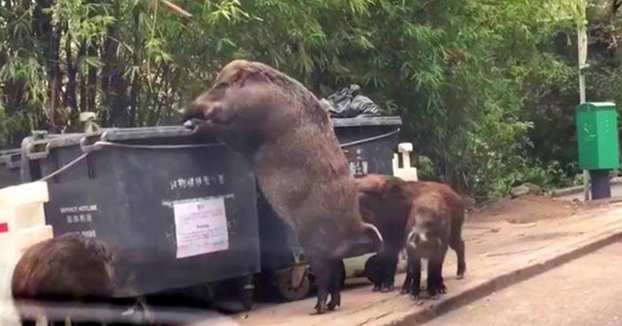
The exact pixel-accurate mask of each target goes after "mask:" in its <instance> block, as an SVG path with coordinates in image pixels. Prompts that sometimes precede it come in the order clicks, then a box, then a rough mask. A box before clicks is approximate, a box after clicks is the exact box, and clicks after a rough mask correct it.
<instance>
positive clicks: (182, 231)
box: [173, 197, 229, 258]
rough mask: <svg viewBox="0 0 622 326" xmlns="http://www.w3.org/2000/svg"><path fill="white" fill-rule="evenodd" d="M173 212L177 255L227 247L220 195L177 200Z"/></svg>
mask: <svg viewBox="0 0 622 326" xmlns="http://www.w3.org/2000/svg"><path fill="white" fill-rule="evenodd" d="M173 211H174V213H175V236H176V238H177V258H185V257H191V256H197V255H202V254H207V253H210V252H216V251H221V250H227V249H229V232H228V230H227V214H226V211H225V199H224V197H218V198H210V199H203V200H200V201H194V202H186V203H178V204H175V205H174V206H173Z"/></svg>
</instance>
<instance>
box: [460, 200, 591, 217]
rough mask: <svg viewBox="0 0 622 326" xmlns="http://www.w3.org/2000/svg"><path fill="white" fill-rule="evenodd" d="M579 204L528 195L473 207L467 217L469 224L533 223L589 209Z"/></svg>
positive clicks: (587, 206)
mask: <svg viewBox="0 0 622 326" xmlns="http://www.w3.org/2000/svg"><path fill="white" fill-rule="evenodd" d="M591 207H592V206H589V205H585V204H583V203H581V202H569V201H563V200H558V199H555V198H552V197H548V196H535V195H528V196H523V197H518V198H502V199H498V200H494V201H489V202H487V203H482V204H479V205H477V206H475V207H474V208H473V209H472V210H471V211H470V212H469V213H468V215H467V221H469V222H475V223H477V222H500V221H507V222H509V223H512V224H524V223H533V222H537V221H541V220H547V219H552V218H564V217H568V216H572V215H575V214H577V213H578V212H579V211H583V210H586V209H589V208H591Z"/></svg>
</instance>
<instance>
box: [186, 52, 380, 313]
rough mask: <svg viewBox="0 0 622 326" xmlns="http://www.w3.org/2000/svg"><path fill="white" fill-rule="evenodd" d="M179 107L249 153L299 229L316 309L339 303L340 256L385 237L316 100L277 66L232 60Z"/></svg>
mask: <svg viewBox="0 0 622 326" xmlns="http://www.w3.org/2000/svg"><path fill="white" fill-rule="evenodd" d="M181 114H182V119H183V120H184V121H185V122H186V123H185V125H186V126H188V127H195V128H196V132H197V133H199V134H213V135H214V136H215V137H216V138H217V139H219V140H220V141H221V142H223V143H225V144H227V145H228V146H229V147H231V148H232V149H233V150H235V151H237V152H240V153H242V154H243V155H244V156H245V157H246V159H247V160H248V162H249V163H250V165H251V167H252V169H253V172H254V174H255V176H256V178H257V182H258V185H259V188H260V189H261V191H262V193H263V195H264V196H265V198H266V199H267V201H268V202H269V203H270V205H271V206H272V208H273V209H274V211H275V212H276V213H277V215H279V216H280V217H281V218H283V219H284V220H285V221H286V223H288V224H289V225H290V226H291V227H293V229H294V230H295V231H296V233H297V237H298V241H299V243H300V245H301V246H302V249H303V251H304V253H305V257H306V258H307V260H308V261H309V264H310V266H311V270H312V271H313V273H314V274H315V276H316V281H317V285H318V295H317V296H318V297H317V304H316V306H315V310H316V312H317V313H324V312H326V311H327V310H333V309H335V308H336V307H337V306H340V304H341V295H340V286H341V282H340V276H341V275H340V272H339V266H340V262H341V259H343V258H344V257H347V256H349V255H351V254H353V253H354V252H358V251H357V250H359V249H361V248H363V247H365V248H366V249H367V250H380V249H381V247H382V237H381V236H380V233H379V232H378V230H377V229H376V228H375V227H374V226H373V225H370V224H367V223H364V222H363V221H362V219H361V214H360V212H359V210H358V198H357V194H356V184H355V182H354V177H353V176H352V175H351V174H350V170H349V168H348V164H347V161H346V157H345V155H344V154H343V152H342V150H341V148H340V145H339V142H338V141H337V138H336V136H335V134H334V130H333V126H332V122H331V120H330V118H329V116H328V113H327V112H326V111H325V110H324V109H323V108H322V106H321V104H320V102H319V101H318V99H317V98H316V97H315V96H314V95H313V94H312V93H311V92H310V91H309V90H307V89H306V88H305V87H304V86H303V85H302V84H300V83H299V82H298V81H296V80H294V79H292V78H290V77H289V76H287V75H285V74H283V73H282V72H279V71H278V70H276V69H274V68H272V67H269V66H267V65H265V64H262V63H258V62H249V61H244V60H235V61H232V62H230V63H229V64H227V65H226V66H225V67H224V68H223V69H222V70H221V72H220V73H219V75H218V76H217V78H216V82H215V84H214V86H213V87H212V88H211V89H209V90H208V91H206V92H205V93H203V94H202V95H200V96H199V97H198V98H197V99H195V100H194V101H193V102H192V103H191V104H190V106H189V108H188V109H187V110H186V111H183V112H181ZM329 294H330V297H331V300H330V302H329V303H328V304H327V300H328V295H329Z"/></svg>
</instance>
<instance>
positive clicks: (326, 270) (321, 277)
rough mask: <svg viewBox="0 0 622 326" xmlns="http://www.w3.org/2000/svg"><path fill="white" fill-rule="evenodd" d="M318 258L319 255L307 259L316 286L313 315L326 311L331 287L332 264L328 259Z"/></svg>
mask: <svg viewBox="0 0 622 326" xmlns="http://www.w3.org/2000/svg"><path fill="white" fill-rule="evenodd" d="M318 256H320V255H314V256H311V257H309V265H310V266H311V270H312V271H313V274H314V275H315V282H316V284H317V303H316V304H315V313H316V314H323V313H325V312H326V311H327V310H328V305H327V303H326V301H327V300H328V291H329V289H330V288H331V285H332V278H333V273H334V272H333V269H334V268H333V265H334V264H331V260H330V259H328V258H324V257H318Z"/></svg>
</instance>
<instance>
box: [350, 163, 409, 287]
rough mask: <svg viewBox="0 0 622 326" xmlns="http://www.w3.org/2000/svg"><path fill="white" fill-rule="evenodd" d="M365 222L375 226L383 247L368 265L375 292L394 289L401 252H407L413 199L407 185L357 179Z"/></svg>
mask: <svg viewBox="0 0 622 326" xmlns="http://www.w3.org/2000/svg"><path fill="white" fill-rule="evenodd" d="M356 183H357V190H358V195H359V206H360V209H361V215H362V216H363V220H364V221H365V222H367V223H371V224H373V225H375V226H376V227H377V228H378V230H379V231H380V234H381V235H382V238H383V240H384V248H383V250H382V251H381V252H380V253H378V254H377V255H376V256H373V257H371V258H370V259H369V260H368V262H367V263H366V269H365V272H366V274H367V277H368V278H369V279H370V280H372V283H373V284H374V287H373V290H374V291H382V292H388V291H391V290H393V286H394V283H395V270H396V268H397V262H398V258H399V253H400V251H402V249H404V244H405V240H406V233H405V231H404V230H405V229H406V223H407V221H408V214H409V213H410V208H411V204H412V200H413V196H412V193H411V191H410V188H409V186H408V184H407V183H406V182H405V181H404V180H402V179H400V178H398V177H394V176H389V175H380V174H368V175H366V176H364V177H361V178H358V179H356Z"/></svg>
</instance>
